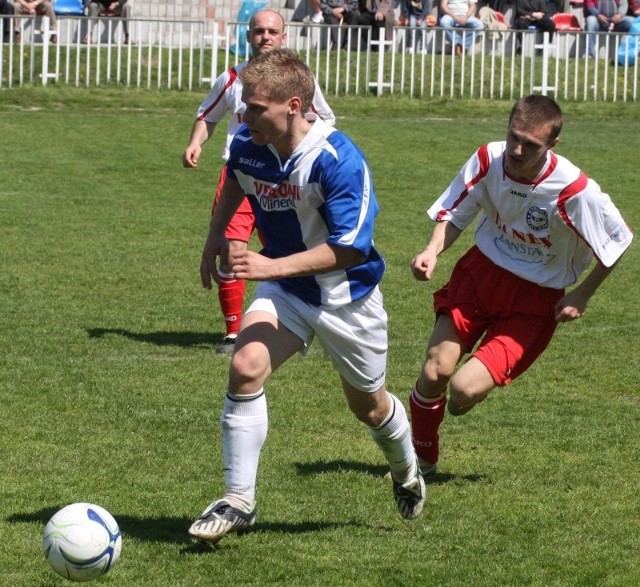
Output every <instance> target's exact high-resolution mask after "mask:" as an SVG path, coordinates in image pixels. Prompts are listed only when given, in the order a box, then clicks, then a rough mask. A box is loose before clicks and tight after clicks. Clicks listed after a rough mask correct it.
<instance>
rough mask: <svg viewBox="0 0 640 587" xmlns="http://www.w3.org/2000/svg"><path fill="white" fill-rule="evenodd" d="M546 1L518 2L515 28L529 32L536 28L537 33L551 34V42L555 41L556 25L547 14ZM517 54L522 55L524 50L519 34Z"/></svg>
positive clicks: (524, 0)
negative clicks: (530, 29)
mask: <svg viewBox="0 0 640 587" xmlns="http://www.w3.org/2000/svg"><path fill="white" fill-rule="evenodd" d="M545 9H546V2H545V0H516V16H515V18H514V21H513V23H514V28H515V29H518V30H527V29H528V28H529V27H535V28H536V31H541V32H546V33H549V41H551V40H552V39H553V33H554V31H555V30H556V25H555V24H554V23H553V20H552V19H551V17H550V16H549V15H548V14H547V13H546V12H545ZM517 43H518V44H517V49H516V52H517V53H518V54H520V52H521V50H522V33H518V41H517Z"/></svg>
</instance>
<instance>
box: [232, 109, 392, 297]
mask: <svg viewBox="0 0 640 587" xmlns="http://www.w3.org/2000/svg"><path fill="white" fill-rule="evenodd" d="M230 153H231V154H230V157H229V161H228V162H227V173H228V177H229V178H231V179H235V180H236V181H238V182H239V184H240V186H241V187H242V189H243V190H244V192H245V194H247V196H248V197H249V201H250V202H251V206H252V208H253V211H254V214H255V217H256V224H257V226H258V228H259V229H260V231H261V233H262V235H263V238H264V239H265V242H266V245H265V248H264V249H263V250H262V254H264V255H266V256H268V257H270V258H279V257H285V256H287V255H291V254H293V253H299V252H302V251H306V250H309V249H312V248H314V247H316V246H319V245H321V244H323V243H328V244H331V245H336V246H341V247H354V248H356V249H358V250H359V251H361V252H362V253H363V254H364V255H365V257H366V260H365V262H364V263H362V264H360V265H356V266H355V267H351V268H349V269H341V270H336V271H331V272H329V273H323V274H320V275H314V276H308V277H293V278H287V279H282V280H279V283H280V284H281V286H282V287H283V288H284V289H285V290H286V291H289V292H291V293H292V294H294V295H296V296H298V297H299V298H301V299H302V300H304V301H306V302H308V303H311V304H314V305H317V306H320V305H323V306H328V307H336V308H337V307H340V306H343V305H345V304H348V303H349V302H350V301H352V300H357V299H359V298H362V297H363V296H365V295H367V294H368V293H369V292H370V291H371V290H372V289H374V288H375V286H376V285H377V284H378V283H379V282H380V279H381V278H382V274H383V273H384V268H385V264H384V259H383V258H382V257H381V256H380V254H379V253H378V251H377V250H376V249H375V247H374V245H373V231H374V223H375V217H376V215H377V213H378V210H379V207H378V202H377V201H376V197H375V193H374V189H373V182H372V178H371V171H370V170H369V166H368V164H367V162H366V160H365V157H364V155H363V154H362V152H361V151H360V149H358V147H356V146H355V145H354V144H353V143H352V142H351V140H350V139H349V138H348V137H347V136H346V135H344V134H343V133H341V132H340V131H337V130H336V129H334V128H333V127H331V126H329V125H328V124H326V123H325V122H324V121H322V120H320V119H318V120H316V121H315V122H314V124H313V125H312V127H311V129H310V131H309V132H308V134H307V135H306V136H305V138H304V139H303V140H302V141H301V143H300V144H299V145H298V147H297V148H296V150H295V151H294V152H293V154H292V155H291V157H289V159H287V160H282V158H281V157H280V155H279V154H278V153H277V151H276V150H275V149H274V147H273V146H272V145H263V146H260V145H255V144H254V143H253V142H252V141H251V136H250V134H249V132H248V130H247V127H246V126H245V125H243V126H242V127H241V128H240V130H239V131H238V132H237V134H236V136H235V138H234V140H233V142H232V143H231V150H230Z"/></svg>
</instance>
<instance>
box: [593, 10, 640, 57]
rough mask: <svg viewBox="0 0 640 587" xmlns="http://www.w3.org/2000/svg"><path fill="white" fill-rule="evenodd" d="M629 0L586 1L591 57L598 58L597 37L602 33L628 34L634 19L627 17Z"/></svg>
mask: <svg viewBox="0 0 640 587" xmlns="http://www.w3.org/2000/svg"><path fill="white" fill-rule="evenodd" d="M628 6H629V5H628V2H627V0H584V20H585V29H586V31H587V32H589V33H591V34H590V35H589V36H588V40H587V51H588V53H589V56H590V57H595V56H596V35H595V34H593V33H596V32H600V31H614V32H616V33H627V32H629V29H630V28H631V25H632V23H633V18H631V17H629V16H627V10H628Z"/></svg>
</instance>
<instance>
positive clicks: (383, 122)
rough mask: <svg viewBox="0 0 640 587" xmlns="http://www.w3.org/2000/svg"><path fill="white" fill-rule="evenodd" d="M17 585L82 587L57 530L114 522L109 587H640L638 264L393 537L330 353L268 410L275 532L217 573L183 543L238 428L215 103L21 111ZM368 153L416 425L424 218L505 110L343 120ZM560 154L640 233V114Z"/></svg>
mask: <svg viewBox="0 0 640 587" xmlns="http://www.w3.org/2000/svg"><path fill="white" fill-rule="evenodd" d="M1 96H2V101H0V136H1V137H3V141H2V143H3V147H4V148H3V169H4V172H3V173H2V176H1V185H0V266H1V268H2V270H1V271H0V308H2V309H1V311H0V345H1V348H2V353H1V355H0V405H1V406H2V420H1V421H0V422H1V423H0V446H1V447H2V449H1V457H0V463H1V465H0V466H1V470H0V503H2V506H1V509H0V577H2V579H1V580H0V584H3V585H12V586H28V587H32V586H37V587H49V586H54V585H64V584H66V581H64V580H63V579H62V578H60V577H58V576H57V575H55V574H54V573H53V571H51V570H50V569H49V568H48V566H47V565H46V563H45V561H44V558H43V556H42V552H41V536H42V531H43V529H44V525H45V523H46V522H47V520H48V518H49V517H50V516H51V515H52V514H53V513H54V511H56V510H57V509H58V508H59V507H61V506H63V505H66V504H68V503H71V502H74V501H91V502H96V503H99V504H100V505H102V506H104V507H106V508H107V509H108V510H109V511H110V512H111V513H112V514H113V515H114V516H115V517H116V519H117V520H118V521H119V523H120V526H121V529H122V531H123V534H124V546H123V554H122V557H121V560H120V562H119V563H118V565H117V566H116V567H115V568H114V569H113V571H111V572H110V573H109V575H107V576H106V577H105V578H103V579H101V580H100V582H101V584H104V585H113V586H118V587H121V586H125V587H128V586H133V587H138V586H165V585H166V586H172V587H173V586H181V585H184V586H195V585H205V586H209V585H216V586H217V585H220V586H222V585H228V586H231V585H233V586H238V585H261V586H262V585H275V584H278V585H291V586H313V585H323V586H326V585H331V586H334V585H335V586H350V585H367V586H372V585H373V586H378V585H379V586H385V587H386V586H389V585H407V586H409V585H425V586H428V585H441V586H458V585H460V586H478V587H484V586H497V585H504V586H507V585H508V586H539V587H548V586H575V587H583V586H594V587H595V586H598V587H599V586H607V587H613V586H616V587H618V586H619V587H627V586H631V585H638V584H640V561H639V559H638V552H639V551H640V527H639V520H640V506H639V505H638V500H637V486H638V464H639V462H640V450H639V448H638V430H639V423H640V422H639V417H638V414H639V400H640V393H639V391H638V380H639V378H640V368H639V367H638V362H637V357H636V355H637V348H638V345H639V344H640V310H639V309H638V295H637V284H638V283H639V282H640V258H639V253H638V247H637V244H635V245H634V246H633V247H632V248H631V249H630V251H629V252H628V254H627V255H626V256H625V258H624V260H623V261H622V263H621V264H620V266H619V267H618V268H617V269H616V271H615V272H614V274H613V275H612V276H611V277H610V278H609V279H608V281H606V282H605V283H604V285H603V286H602V288H601V290H600V291H599V292H598V293H597V295H596V297H595V298H594V299H593V300H592V302H591V304H590V306H589V309H588V312H587V314H586V316H585V317H584V318H583V319H582V320H579V321H576V322H574V323H571V324H565V325H562V326H561V327H560V328H559V331H558V334H557V336H556V338H555V339H554V341H553V343H552V344H551V346H550V348H549V349H548V351H547V352H546V353H545V354H544V355H543V357H542V358H541V359H540V360H539V361H538V362H537V363H536V364H535V365H534V366H533V367H532V368H531V370H530V371H529V372H528V373H527V374H526V375H525V376H523V377H522V378H520V379H518V380H517V381H516V382H514V383H513V384H512V385H511V386H509V387H508V388H506V389H502V390H498V391H496V392H494V393H493V394H492V396H491V397H490V398H489V400H488V401H486V402H485V403H483V404H482V405H480V406H478V407H477V408H476V409H475V410H473V411H472V412H471V413H470V414H468V415H466V416H464V417H462V418H458V419H453V418H451V417H448V418H447V419H446V420H445V423H444V425H443V427H442V452H443V459H442V463H441V468H440V473H439V474H438V476H437V477H436V478H435V479H434V480H433V481H431V482H430V483H429V486H428V490H429V497H428V505H427V507H426V510H425V513H424V515H423V516H422V517H421V518H420V519H419V520H417V521H414V522H410V523H407V522H404V521H402V520H401V519H400V517H399V516H398V514H397V512H396V510H395V507H394V504H393V500H392V499H391V490H390V487H389V484H388V482H387V481H385V480H384V479H383V475H384V473H385V467H384V461H383V459H382V457H381V455H380V454H379V453H378V452H377V450H376V449H375V448H374V446H373V443H372V442H371V440H370V438H369V436H368V433H367V431H366V429H365V428H364V427H363V426H362V425H360V424H358V423H357V422H356V421H355V420H354V418H353V417H352V416H351V415H350V413H349V412H348V410H347V408H346V405H345V402H344V399H343V397H342V395H341V392H340V390H339V385H338V381H337V377H336V375H335V373H334V372H333V371H332V369H331V367H330V365H329V363H328V361H327V359H326V358H325V357H324V355H323V353H322V352H321V350H320V349H319V347H318V346H316V345H314V346H313V347H312V349H311V352H310V354H309V355H308V356H307V357H306V358H304V359H303V358H298V357H296V358H294V359H292V360H291V361H290V362H289V363H287V364H286V365H285V366H284V367H282V369H281V370H280V371H278V372H277V373H276V374H275V375H274V376H273V377H272V379H271V380H270V382H269V384H268V388H267V393H268V401H269V410H270V434H269V439H268V441H267V443H266V446H265V449H264V452H263V455H262V460H261V467H260V472H259V479H258V503H259V508H260V511H259V519H258V526H257V531H256V532H254V533H252V534H249V535H246V536H243V537H236V536H231V537H229V538H227V539H225V540H224V541H223V542H222V543H221V547H220V548H219V550H218V551H216V552H211V551H206V550H202V549H200V548H198V547H196V546H194V545H192V544H191V543H190V542H189V540H188V538H187V535H186V529H187V527H188V525H189V524H190V522H191V521H192V519H193V518H194V516H197V514H199V513H200V511H201V509H202V508H203V507H204V506H205V505H206V504H207V503H208V502H209V501H210V500H211V499H213V498H215V497H218V496H219V494H220V493H221V491H222V489H223V481H222V471H221V469H222V463H221V450H220V441H219V435H218V421H217V420H218V415H219V410H220V406H221V401H222V397H223V394H224V389H225V382H226V371H227V366H228V359H227V358H226V357H221V356H216V355H215V354H214V353H213V351H212V347H213V345H214V344H215V342H216V341H217V340H218V338H219V337H220V336H221V335H222V331H221V327H222V325H221V319H220V316H219V310H218V308H217V302H216V301H215V295H214V294H211V293H209V292H206V291H204V290H203V289H202V288H201V286H200V284H199V277H198V265H199V258H200V252H201V247H202V244H203V241H204V237H205V233H206V228H207V222H208V214H209V208H210V201H211V197H212V193H213V190H214V187H215V182H216V181H217V175H218V170H219V165H220V159H219V153H220V151H221V142H222V138H223V137H222V135H223V133H221V132H220V133H218V134H217V135H216V136H215V137H214V139H213V140H212V141H211V144H209V145H207V147H206V149H205V155H204V156H203V159H202V161H201V168H200V169H198V170H195V171H192V170H184V169H182V167H181V164H180V157H181V153H182V149H183V148H184V146H185V144H186V141H187V138H188V135H189V130H190V126H191V122H192V116H193V112H194V111H195V108H196V106H197V104H198V103H199V100H200V99H201V97H202V96H201V95H200V94H198V93H191V94H190V93H188V92H175V93H171V92H158V93H153V92H138V91H117V90H114V89H111V90H67V89H54V88H51V89H50V90H48V91H46V90H42V89H37V88H36V89H28V90H19V91H18V90H15V91H10V92H2V94H1ZM330 101H331V103H332V106H333V107H334V110H335V111H336V113H337V115H338V117H339V121H338V124H339V126H340V127H341V128H342V129H344V130H345V131H347V132H348V133H349V134H350V135H351V136H352V137H353V138H354V139H355V140H356V141H357V142H358V144H359V145H360V146H361V147H362V148H363V150H364V151H365V153H367V156H368V157H369V160H370V162H371V166H372V168H373V172H374V178H375V182H376V190H377V195H378V199H379V201H380V205H381V213H380V216H379V221H378V225H377V234H376V244H377V245H378V247H379V248H380V250H381V251H382V252H383V253H384V255H385V257H386V259H387V262H388V270H387V273H386V276H385V278H384V281H383V284H382V288H383V291H384V294H385V302H386V306H387V311H388V312H389V316H390V322H389V327H390V354H389V377H388V385H389V388H390V390H391V391H393V392H394V393H396V394H397V395H398V396H399V397H400V398H401V399H402V400H403V401H404V402H405V403H406V402H407V399H408V395H409V390H410V388H411V386H412V384H413V382H414V381H415V378H416V376H417V373H418V369H419V368H420V365H421V363H422V359H423V354H424V347H425V343H426V339H427V337H428V334H429V331H430V328H431V325H432V321H433V317H432V313H431V292H432V291H433V289H434V288H435V287H437V286H439V285H440V284H441V283H443V281H444V280H445V279H446V277H447V276H448V273H449V270H450V268H451V266H452V263H453V261H454V260H455V258H456V257H457V256H458V255H459V254H460V253H461V252H462V251H463V250H464V249H465V248H466V246H467V245H468V244H469V242H470V238H471V232H469V234H465V235H464V236H463V238H462V239H461V242H460V243H457V244H456V246H455V247H454V249H452V250H451V251H450V252H449V253H447V254H445V255H444V257H443V258H442V260H441V263H440V265H439V267H438V270H437V274H436V277H435V279H434V281H433V282H432V283H429V284H424V283H418V282H416V281H414V280H413V279H412V278H411V275H410V271H409V266H410V261H411V259H412V257H413V256H414V255H415V254H416V253H417V252H418V251H419V250H420V249H421V248H422V246H423V245H424V243H425V242H426V239H427V238H428V234H429V230H430V224H429V223H428V222H427V219H426V215H425V210H426V208H427V207H428V205H429V204H430V203H431V202H432V201H433V199H434V198H435V197H437V196H438V195H439V194H440V193H441V191H442V190H443V189H444V187H446V185H447V183H448V181H449V180H450V179H451V178H452V176H453V174H454V173H455V172H456V171H457V170H458V168H459V167H460V165H461V164H462V163H463V161H464V160H465V159H466V157H467V156H469V155H470V154H471V152H472V150H473V149H474V148H475V147H476V146H478V145H479V144H480V143H482V142H484V141H488V140H495V139H501V138H502V137H503V136H504V134H505V128H506V118H507V115H508V110H509V107H510V104H509V103H507V102H493V103H491V104H476V103H473V102H456V101H446V100H444V101H412V100H408V99H404V98H383V99H375V98H367V99H355V98H348V99H347V98H344V99H340V100H335V99H334V100H330ZM566 114H567V116H566V118H567V121H566V124H565V129H564V131H563V135H562V140H561V142H560V144H559V146H558V149H557V151H558V152H560V153H561V154H566V155H567V156H568V157H569V158H570V159H572V160H573V161H574V162H575V163H576V164H578V165H580V166H581V167H582V168H583V169H584V170H585V171H586V172H587V173H588V174H589V175H591V176H593V177H594V178H596V179H597V180H598V182H599V183H600V184H601V186H602V187H603V189H604V190H605V191H607V192H608V193H610V194H611V195H612V197H613V198H614V200H615V201H616V203H617V204H618V206H619V207H620V209H621V210H622V212H623V215H624V216H625V218H626V219H627V221H628V222H629V223H630V224H631V225H632V226H635V227H638V226H640V204H639V201H638V197H637V193H636V192H637V136H638V134H639V133H640V116H638V115H639V114H640V107H638V106H635V105H625V106H621V105H615V107H613V106H611V107H610V105H606V104H600V105H598V106H597V107H595V108H594V106H593V104H586V105H585V104H570V105H567V107H566Z"/></svg>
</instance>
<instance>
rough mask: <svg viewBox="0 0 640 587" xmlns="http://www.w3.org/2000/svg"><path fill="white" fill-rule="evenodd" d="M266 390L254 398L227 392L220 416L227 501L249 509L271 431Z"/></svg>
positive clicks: (251, 505) (259, 392) (252, 501)
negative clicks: (261, 457) (262, 451)
mask: <svg viewBox="0 0 640 587" xmlns="http://www.w3.org/2000/svg"><path fill="white" fill-rule="evenodd" d="M268 424H269V422H268V416H267V400H266V398H265V395H264V389H263V388H260V390H259V391H258V392H257V393H255V394H253V395H250V396H244V395H243V396H234V395H231V394H229V393H227V395H226V397H225V399H224V407H223V409H222V414H221V415H220V426H221V427H222V452H223V459H224V480H225V486H226V495H225V499H227V500H228V501H229V502H230V503H231V505H233V506H234V507H240V508H241V509H244V510H247V511H248V510H249V509H251V508H252V507H253V503H254V501H255V493H256V475H257V473H258V461H259V459H260V451H261V450H262V445H263V444H264V441H265V440H266V438H267V429H268Z"/></svg>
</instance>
